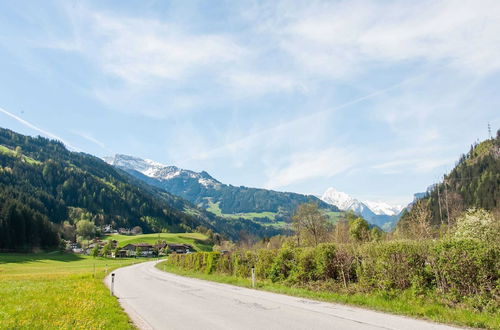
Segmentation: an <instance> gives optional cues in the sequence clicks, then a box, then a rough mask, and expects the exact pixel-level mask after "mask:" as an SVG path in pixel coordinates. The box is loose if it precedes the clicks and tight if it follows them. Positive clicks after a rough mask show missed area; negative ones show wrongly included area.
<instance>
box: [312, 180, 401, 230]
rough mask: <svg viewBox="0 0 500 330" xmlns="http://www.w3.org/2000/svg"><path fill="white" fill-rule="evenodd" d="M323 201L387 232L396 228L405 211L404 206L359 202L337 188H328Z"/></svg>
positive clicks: (322, 198) (322, 197)
mask: <svg viewBox="0 0 500 330" xmlns="http://www.w3.org/2000/svg"><path fill="white" fill-rule="evenodd" d="M321 200H323V201H324V202H326V203H328V204H331V205H335V206H337V207H338V208H339V209H341V210H342V211H353V212H354V213H356V214H359V215H361V216H362V217H363V218H365V219H366V220H367V221H368V222H370V223H372V224H375V225H378V226H380V227H382V228H383V229H385V230H390V229H391V228H393V227H394V225H395V224H396V222H397V221H398V220H399V218H400V216H401V211H402V210H403V209H404V206H400V205H389V204H387V203H384V202H371V201H359V200H357V199H355V198H353V197H351V196H349V195H348V194H346V193H345V192H342V191H338V190H336V189H335V188H328V189H327V190H326V191H325V193H324V194H323V195H322V196H321Z"/></svg>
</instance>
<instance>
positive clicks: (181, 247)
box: [168, 244, 196, 254]
mask: <svg viewBox="0 0 500 330" xmlns="http://www.w3.org/2000/svg"><path fill="white" fill-rule="evenodd" d="M168 248H169V250H170V251H171V252H172V253H178V254H183V253H190V252H194V251H196V250H195V249H194V248H193V247H192V246H191V245H189V244H168Z"/></svg>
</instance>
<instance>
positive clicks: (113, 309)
mask: <svg viewBox="0 0 500 330" xmlns="http://www.w3.org/2000/svg"><path fill="white" fill-rule="evenodd" d="M140 260H141V261H144V260H146V259H140ZM135 262H137V260H136V259H116V260H115V259H104V258H95V259H94V258H92V257H88V256H80V255H74V254H62V253H59V252H57V253H42V254H14V253H8V254H6V253H0V302H1V305H0V306H1V308H0V329H134V326H133V325H132V324H131V323H130V321H129V318H128V316H127V315H126V314H125V313H124V312H123V311H122V309H121V307H120V305H119V304H118V301H117V300H116V299H115V298H114V297H111V296H110V294H109V290H108V289H107V288H106V286H105V285H104V283H103V278H104V277H105V270H106V265H107V268H108V272H109V271H111V270H112V269H115V268H118V267H121V266H126V265H130V264H132V263H135ZM94 265H95V274H96V277H95V278H94Z"/></svg>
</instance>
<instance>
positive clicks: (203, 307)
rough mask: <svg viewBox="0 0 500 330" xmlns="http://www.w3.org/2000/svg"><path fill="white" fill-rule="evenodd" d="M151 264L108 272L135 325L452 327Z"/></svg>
mask: <svg viewBox="0 0 500 330" xmlns="http://www.w3.org/2000/svg"><path fill="white" fill-rule="evenodd" d="M154 265H155V262H154V261H151V262H145V263H141V264H137V265H133V266H128V267H124V268H120V269H117V270H116V271H115V272H114V273H115V274H116V275H115V284H114V293H115V295H116V296H117V297H118V298H119V301H120V303H121V305H122V306H123V308H124V309H125V311H126V312H127V313H128V314H129V315H130V316H131V318H132V320H133V321H134V323H135V324H136V325H137V326H138V327H139V328H140V329H228V330H238V329H286V330H294V329H404V330H411V329H418V330H425V329H452V327H449V326H445V325H440V324H436V323H431V322H426V321H422V320H415V319H411V318H407V317H403V316H395V315H390V314H385V313H381V312H375V311H370V310H365V309H361V308H356V307H351V306H345V305H340V304H331V303H325V302H318V301H314V300H309V299H304V298H297V297H290V296H286V295H281V294H275V293H270V292H265V291H258V290H252V289H247V288H241V287H236V286H232V285H227V284H221V283H215V282H208V281H203V280H198V279H193V278H187V277H182V276H178V275H174V274H170V273H165V272H163V271H160V270H158V269H156V268H155V267H154ZM109 282H110V277H109V276H108V277H107V278H106V283H107V284H108V285H109Z"/></svg>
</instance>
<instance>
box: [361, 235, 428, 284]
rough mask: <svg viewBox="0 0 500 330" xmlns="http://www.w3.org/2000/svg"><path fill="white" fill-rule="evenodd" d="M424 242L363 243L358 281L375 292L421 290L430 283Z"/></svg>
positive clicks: (426, 250)
mask: <svg viewBox="0 0 500 330" xmlns="http://www.w3.org/2000/svg"><path fill="white" fill-rule="evenodd" d="M427 254H428V247H427V245H426V244H425V243H422V242H414V241H397V242H383V243H373V244H366V245H364V246H363V248H362V249H360V257H361V263H360V265H359V267H358V276H359V281H360V283H361V284H362V285H364V286H365V287H372V288H378V289H383V290H387V289H400V290H404V289H408V288H410V287H411V286H415V287H417V288H424V287H425V286H426V285H428V282H429V281H430V278H429V275H428V273H427V272H426V270H425V265H426V257H427Z"/></svg>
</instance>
